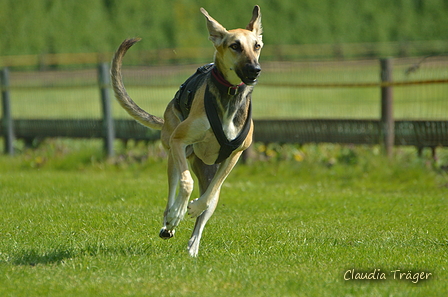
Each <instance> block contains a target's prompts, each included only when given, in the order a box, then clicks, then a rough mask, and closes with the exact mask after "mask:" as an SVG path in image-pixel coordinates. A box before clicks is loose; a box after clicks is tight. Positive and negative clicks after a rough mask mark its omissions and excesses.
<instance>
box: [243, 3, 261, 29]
mask: <svg viewBox="0 0 448 297" xmlns="http://www.w3.org/2000/svg"><path fill="white" fill-rule="evenodd" d="M246 29H247V30H249V31H253V32H254V33H255V34H257V36H261V34H262V33H263V28H262V26H261V11H260V6H258V5H255V7H254V10H253V11H252V19H251V20H250V22H249V25H247V27H246Z"/></svg>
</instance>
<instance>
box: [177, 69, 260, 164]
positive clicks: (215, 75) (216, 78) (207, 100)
mask: <svg viewBox="0 0 448 297" xmlns="http://www.w3.org/2000/svg"><path fill="white" fill-rule="evenodd" d="M210 72H211V75H210V78H211V81H212V83H213V84H214V85H215V86H216V87H217V88H218V90H219V91H220V93H221V94H226V95H229V96H235V95H237V94H239V93H241V92H243V91H244V89H245V88H246V85H245V84H244V83H241V84H239V85H236V86H235V85H231V84H230V83H229V82H227V81H226V80H225V79H224V78H223V77H222V76H221V75H220V74H219V72H218V70H217V69H216V67H214V64H213V63H212V64H207V65H204V66H201V67H199V68H198V69H197V71H196V73H195V74H193V75H192V76H190V77H189V78H188V79H187V80H186V81H185V82H184V83H183V84H182V85H181V86H180V88H179V90H178V91H177V93H176V95H175V97H174V98H175V107H176V108H177V109H178V110H179V111H180V113H181V115H182V120H185V119H186V118H187V117H188V115H189V113H190V109H191V104H192V102H193V98H194V95H195V93H196V91H197V89H198V87H199V86H200V85H201V84H202V83H203V82H204V80H205V78H206V77H207V74H208V73H210ZM216 105H217V103H216V98H215V96H214V95H213V94H212V93H211V92H210V91H209V86H208V85H207V87H206V89H205V95H204V107H205V112H206V114H207V119H208V121H209V122H210V126H211V127H212V130H213V133H214V134H215V137H216V139H217V140H218V142H219V144H220V146H221V148H220V149H219V155H218V158H217V159H216V161H215V164H219V163H221V162H222V161H224V160H225V159H227V158H228V157H229V156H230V154H232V152H233V151H234V150H236V149H237V148H238V147H240V146H241V144H242V143H243V141H244V140H245V139H246V137H247V134H248V133H249V130H250V125H251V119H252V102H251V101H249V110H248V114H247V118H246V122H245V123H244V126H243V129H242V130H241V132H240V134H239V135H238V136H237V137H236V138H235V139H233V140H230V141H229V140H228V139H227V137H226V135H225V133H224V131H223V130H222V123H221V120H220V119H219V116H218V111H217V106H216Z"/></svg>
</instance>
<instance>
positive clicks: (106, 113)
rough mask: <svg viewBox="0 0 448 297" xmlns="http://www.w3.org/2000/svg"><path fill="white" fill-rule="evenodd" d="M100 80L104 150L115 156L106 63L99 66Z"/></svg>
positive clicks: (110, 155) (113, 128) (108, 154)
mask: <svg viewBox="0 0 448 297" xmlns="http://www.w3.org/2000/svg"><path fill="white" fill-rule="evenodd" d="M98 81H99V85H100V92H101V107H102V111H103V135H104V150H105V151H106V153H107V156H108V157H113V156H114V140H115V127H114V119H113V116H112V104H111V102H110V96H109V85H110V80H109V67H108V65H107V64H106V63H101V64H99V66H98Z"/></svg>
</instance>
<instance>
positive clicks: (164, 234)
mask: <svg viewBox="0 0 448 297" xmlns="http://www.w3.org/2000/svg"><path fill="white" fill-rule="evenodd" d="M174 232H176V231H175V230H168V229H167V228H166V227H163V228H162V229H160V233H159V236H160V238H162V239H169V238H172V237H173V236H174Z"/></svg>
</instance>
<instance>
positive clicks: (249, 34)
mask: <svg viewBox="0 0 448 297" xmlns="http://www.w3.org/2000/svg"><path fill="white" fill-rule="evenodd" d="M201 12H202V14H203V15H204V16H205V18H206V19H207V28H208V31H209V34H210V36H209V39H210V40H211V41H212V42H213V44H214V46H215V49H216V51H215V57H214V63H212V64H209V65H205V66H203V67H201V68H199V69H198V70H197V72H196V74H195V75H193V76H192V77H190V78H189V79H188V80H187V81H186V82H185V83H184V84H183V85H182V86H181V88H180V89H179V91H178V92H177V93H176V96H175V98H174V99H173V100H171V102H170V103H169V104H168V106H167V108H166V111H165V114H164V118H163V119H162V118H159V117H157V116H154V115H151V114H149V113H147V112H146V111H144V110H142V109H141V108H140V107H139V106H138V105H137V104H136V103H135V102H134V101H133V100H132V99H131V98H130V96H129V95H128V94H127V92H126V89H125V87H124V85H123V80H122V75H121V64H122V59H123V57H124V55H125V53H126V51H127V50H128V49H129V48H130V47H131V46H132V45H133V44H134V43H136V42H137V41H139V40H140V39H138V38H135V39H127V40H125V41H124V42H123V43H122V44H121V45H120V47H119V48H118V50H117V52H116V53H115V56H114V58H113V61H112V69H111V77H112V84H113V89H114V92H115V96H116V98H117V99H118V101H119V103H120V104H121V106H122V107H123V108H124V109H125V110H126V111H127V112H128V113H129V114H130V115H131V116H132V117H134V118H135V119H136V120H137V121H138V122H140V123H141V124H143V125H145V126H147V127H150V128H153V129H159V130H160V129H161V130H162V131H161V140H162V143H163V145H164V147H165V148H166V149H167V151H168V177H169V178H168V184H169V192H168V203H167V206H166V210H165V212H164V225H163V227H162V229H161V231H160V237H162V238H171V237H173V235H174V231H175V230H174V229H175V227H176V226H178V224H179V223H180V221H181V220H182V219H183V217H184V215H185V213H186V212H188V214H189V215H190V216H191V217H197V220H196V224H195V227H194V230H193V234H192V236H191V238H190V240H189V243H188V251H189V253H190V255H191V256H193V257H195V256H197V254H198V249H199V242H200V239H201V235H202V231H203V230H204V227H205V224H206V223H207V221H208V219H209V218H210V217H211V216H212V214H213V212H214V210H215V208H216V205H217V204H218V199H219V193H220V190H221V186H222V184H223V182H224V180H225V179H226V177H227V176H228V174H229V173H230V171H231V170H232V169H233V167H234V166H235V164H236V162H237V161H238V159H239V157H240V155H241V153H242V152H243V151H244V150H245V149H247V148H248V147H249V145H250V144H251V142H252V131H253V123H252V118H251V93H252V90H253V88H254V85H255V84H256V83H257V78H258V76H259V74H260V71H261V68H260V64H259V62H258V58H259V56H260V51H261V48H262V47H263V42H262V27H261V13H260V7H259V6H255V7H254V10H253V13H252V19H251V20H250V22H249V24H248V25H247V27H246V29H235V30H229V31H227V30H226V29H225V28H224V27H223V26H222V25H221V24H219V23H218V22H217V21H216V20H214V19H213V18H212V17H211V16H210V15H209V14H208V13H207V11H206V10H205V9H203V8H201ZM189 165H190V166H191V169H192V170H193V172H194V173H195V175H196V176H197V178H198V182H199V189H200V197H199V198H197V199H195V200H193V201H191V202H189V199H190V195H191V193H192V190H193V178H192V176H191V174H190V169H189Z"/></svg>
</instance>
